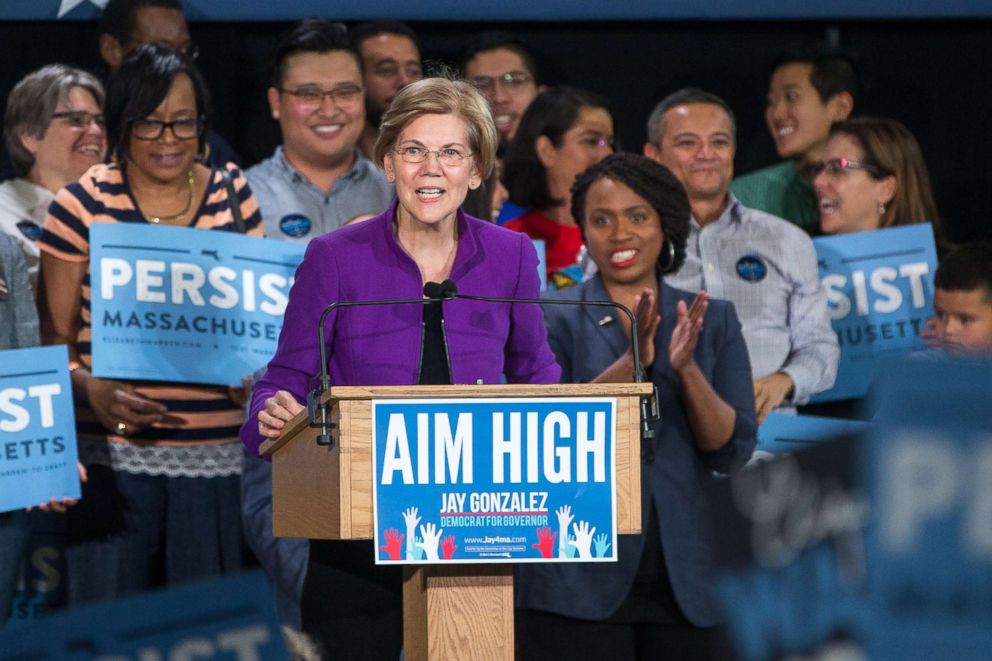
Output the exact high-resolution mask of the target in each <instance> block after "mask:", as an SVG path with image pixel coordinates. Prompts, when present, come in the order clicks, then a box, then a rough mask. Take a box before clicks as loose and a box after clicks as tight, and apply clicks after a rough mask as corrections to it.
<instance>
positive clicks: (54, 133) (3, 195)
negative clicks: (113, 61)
mask: <svg viewBox="0 0 992 661" xmlns="http://www.w3.org/2000/svg"><path fill="white" fill-rule="evenodd" d="M102 108H103V86H102V85H101V84H100V81H98V80H97V79H96V78H95V77H94V76H92V75H91V74H89V73H86V72H85V71H81V70H79V69H74V68H72V67H69V66H66V65H64V64H49V65H47V66H44V67H42V68H41V69H38V70H37V71H34V72H32V73H29V74H28V75H27V76H25V77H24V78H23V79H22V80H21V81H20V82H19V83H17V85H15V86H14V89H13V90H12V91H11V93H10V96H9V97H7V111H6V114H5V115H4V122H3V136H4V141H5V142H6V145H7V151H8V152H10V159H11V161H12V163H13V166H14V174H15V177H14V178H13V179H8V180H7V181H5V182H3V183H2V184H0V231H2V232H4V233H5V234H9V235H11V236H12V237H13V238H14V239H15V240H16V241H17V242H18V243H19V244H20V246H21V250H22V251H23V252H24V258H25V261H26V262H27V267H28V272H29V273H30V276H31V284H32V285H36V284H37V276H38V247H37V246H36V245H35V241H36V240H37V239H38V238H40V237H41V226H42V225H43V224H44V222H45V215H46V213H47V212H48V205H49V204H51V202H52V200H53V199H54V198H55V193H56V191H58V190H59V189H60V188H62V187H63V186H65V185H66V184H70V183H72V182H74V181H76V180H78V179H79V178H80V177H81V176H83V173H84V172H86V170H88V169H89V168H90V167H91V166H93V165H96V164H97V163H99V162H101V161H102V160H103V156H104V154H105V153H106V151H107V136H106V132H105V131H104V123H103V111H102Z"/></svg>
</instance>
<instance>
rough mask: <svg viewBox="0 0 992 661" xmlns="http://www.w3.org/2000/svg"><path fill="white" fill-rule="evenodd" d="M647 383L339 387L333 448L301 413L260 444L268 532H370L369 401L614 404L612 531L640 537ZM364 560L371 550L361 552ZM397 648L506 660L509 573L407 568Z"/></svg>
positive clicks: (347, 535)
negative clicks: (594, 400) (268, 491)
mask: <svg viewBox="0 0 992 661" xmlns="http://www.w3.org/2000/svg"><path fill="white" fill-rule="evenodd" d="M652 388H653V386H652V385H651V384H650V383H611V384H554V385H476V386H472V385H465V386H370V387H354V386H342V387H334V388H331V389H330V391H329V392H328V393H327V394H325V396H324V401H326V402H329V403H330V405H331V406H332V409H331V411H332V413H331V421H332V422H333V423H334V425H335V430H334V438H335V443H334V445H333V446H321V445H317V443H316V440H315V438H316V436H317V434H318V433H319V430H318V429H315V428H312V427H310V426H309V425H308V421H307V416H306V411H304V412H303V413H301V414H300V415H298V416H297V417H296V418H294V419H293V420H292V421H291V422H290V423H289V424H288V425H287V426H286V429H285V430H284V431H283V433H282V435H281V436H280V437H279V438H277V439H274V440H269V441H266V442H264V443H263V444H262V446H261V454H262V455H271V456H272V467H273V473H272V508H273V525H272V527H273V533H274V534H275V536H277V537H305V538H309V539H351V540H355V539H369V540H371V539H372V538H373V529H372V525H373V522H372V491H373V486H374V485H373V484H372V400H386V399H446V398H459V399H468V398H500V397H505V398H516V399H519V398H527V397H614V398H616V400H617V407H616V436H615V438H614V442H615V444H616V492H617V532H618V534H636V533H639V532H640V531H641V495H640V494H641V473H640V465H641V442H640V440H641V438H640V411H641V408H640V400H641V398H642V397H647V396H650V395H651V393H652ZM369 552H370V553H371V552H374V551H373V550H372V549H369ZM405 569H406V571H405V572H404V582H403V646H404V650H405V654H406V659H408V661H426V660H428V659H429V660H430V661H440V660H442V659H444V660H448V659H452V660H458V661H462V660H475V659H486V660H489V659H493V660H497V659H498V660H506V661H510V660H512V659H513V655H514V638H513V565H512V564H491V565H488V564H451V565H444V564H440V565H425V566H422V567H419V568H414V567H407V568H405Z"/></svg>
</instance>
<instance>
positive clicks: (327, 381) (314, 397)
mask: <svg viewBox="0 0 992 661" xmlns="http://www.w3.org/2000/svg"><path fill="white" fill-rule="evenodd" d="M427 284H428V285H431V284H436V283H427ZM452 286H454V284H452ZM437 293H438V292H437V290H435V289H434V288H431V290H430V291H428V289H427V286H425V287H424V294H425V295H426V296H427V298H394V299H386V300H378V301H336V302H334V303H331V304H330V305H328V306H327V307H326V308H324V311H323V312H321V313H320V321H318V322H317V347H318V349H319V350H320V382H319V383H318V384H317V387H316V388H313V389H311V390H310V392H308V393H307V422H308V424H309V426H310V427H314V428H318V427H319V428H320V433H319V434H317V445H328V446H332V447H333V445H334V438H333V437H332V436H331V428H333V427H334V426H335V425H334V423H332V422H331V421H330V420H329V419H328V410H329V409H330V406H331V404H330V403H329V402H327V401H321V399H322V397H323V396H324V393H325V392H327V390H328V389H330V387H331V377H330V374H328V373H327V345H326V343H325V342H324V322H325V321H327V316H328V315H329V314H331V313H332V312H334V311H335V310H339V309H342V308H356V307H366V306H373V305H426V304H428V303H436V302H438V301H441V300H451V299H450V298H446V297H442V296H440V295H435V294H437ZM448 369H449V371H450V369H451V368H450V365H449V368H448ZM318 413H319V414H320V420H319V421H318V420H317V416H318Z"/></svg>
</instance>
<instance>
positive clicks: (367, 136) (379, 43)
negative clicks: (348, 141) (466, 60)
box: [349, 21, 423, 158]
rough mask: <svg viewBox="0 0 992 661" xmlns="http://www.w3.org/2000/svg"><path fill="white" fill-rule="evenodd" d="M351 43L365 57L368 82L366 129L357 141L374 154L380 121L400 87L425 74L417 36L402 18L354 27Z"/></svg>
mask: <svg viewBox="0 0 992 661" xmlns="http://www.w3.org/2000/svg"><path fill="white" fill-rule="evenodd" d="M349 34H350V35H351V43H352V44H353V45H354V46H355V49H356V50H357V51H358V53H359V54H360V55H361V56H362V69H363V81H364V83H365V130H364V131H363V132H362V138H361V140H359V142H358V146H359V148H360V149H361V150H362V153H363V154H365V156H366V158H371V157H372V149H373V148H374V147H375V141H376V138H378V137H379V122H381V121H382V115H383V113H384V112H386V109H387V108H389V104H390V103H392V102H393V97H394V96H396V93H397V92H399V91H400V90H401V89H403V88H404V87H406V86H407V85H409V84H410V83H412V82H413V81H415V80H420V78H421V77H422V76H423V67H422V66H421V62H420V47H419V46H417V35H416V33H414V31H413V30H412V29H411V28H410V26H409V25H407V24H406V23H402V22H400V21H367V22H365V23H359V24H358V25H356V26H355V27H353V28H352V29H351V30H349Z"/></svg>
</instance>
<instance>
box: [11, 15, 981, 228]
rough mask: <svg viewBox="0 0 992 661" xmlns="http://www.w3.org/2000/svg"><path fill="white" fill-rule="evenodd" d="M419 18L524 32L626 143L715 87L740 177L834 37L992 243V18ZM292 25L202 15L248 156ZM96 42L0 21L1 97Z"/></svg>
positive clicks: (765, 159) (873, 108)
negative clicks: (785, 93)
mask: <svg viewBox="0 0 992 661" xmlns="http://www.w3.org/2000/svg"><path fill="white" fill-rule="evenodd" d="M410 23H411V25H412V26H413V28H414V29H415V30H416V31H417V32H418V34H419V35H420V37H421V50H422V53H423V56H424V58H425V60H438V61H452V60H453V59H454V57H455V55H456V54H457V52H458V51H459V50H460V48H461V45H462V43H463V42H464V40H465V38H466V37H467V36H468V35H469V34H471V33H473V32H475V31H477V30H481V29H508V30H512V31H515V32H517V33H519V34H521V35H522V36H523V37H524V38H525V40H526V41H527V42H528V43H529V44H530V46H531V49H532V51H533V52H534V54H535V56H536V58H537V61H538V66H539V68H540V69H541V78H542V82H545V83H549V84H553V83H566V84H570V85H575V86H578V87H585V88H588V89H590V90H593V91H596V92H599V93H601V94H605V95H606V96H607V97H608V98H610V99H611V100H612V102H613V105H614V110H615V114H616V120H617V136H618V138H619V141H620V144H621V146H622V147H623V148H625V149H626V150H628V151H640V148H641V144H642V143H643V141H644V136H645V129H644V122H645V120H646V118H647V115H648V113H649V112H650V110H651V108H652V107H653V105H654V104H655V103H656V102H657V101H658V100H660V99H661V97H663V96H664V95H666V94H667V93H669V92H671V91H673V90H675V89H677V88H679V87H684V86H689V85H691V86H695V87H702V88H704V89H707V90H709V91H712V92H715V93H716V94H718V95H720V96H722V97H723V98H724V99H726V100H727V102H728V103H729V104H730V105H731V107H733V108H734V110H735V112H736V113H737V122H738V148H737V159H736V172H737V173H739V174H742V173H745V172H749V171H751V170H753V169H756V168H759V167H762V166H765V165H769V164H771V163H774V162H776V161H777V160H778V159H777V157H776V155H775V152H774V149H773V147H772V143H771V138H770V137H769V136H768V131H767V129H766V128H765V124H764V115H763V107H764V97H765V92H766V89H767V83H768V73H769V72H768V64H769V62H770V61H771V60H772V59H773V58H774V56H775V55H776V54H777V53H779V52H780V51H782V50H784V49H786V48H788V47H789V46H790V45H791V44H793V43H795V42H797V41H800V40H810V39H819V40H831V41H833V42H836V43H839V44H840V46H841V47H843V48H844V49H847V50H850V51H852V52H853V53H854V54H855V55H856V56H857V57H858V58H859V60H860V62H861V73H862V77H863V79H864V82H865V88H866V93H865V96H864V99H863V102H862V103H861V104H860V106H859V107H858V108H857V109H856V110H855V112H868V113H872V114H879V115H887V116H890V117H894V118H896V119H899V120H900V121H902V122H904V123H905V124H906V125H907V126H909V128H910V129H911V130H912V131H913V132H914V133H915V134H916V136H917V138H918V139H919V141H920V144H921V145H922V147H923V153H924V155H925V156H926V158H927V163H928V166H929V169H930V175H931V177H932V179H933V181H934V187H935V189H936V195H937V200H938V204H939V205H940V210H941V213H942V215H943V217H944V220H945V222H946V224H947V226H948V230H949V234H950V237H951V238H952V239H953V240H956V241H964V240H972V239H986V240H992V222H990V220H989V217H988V214H989V207H990V201H992V163H990V160H989V159H990V155H992V134H990V131H989V128H988V126H987V119H988V116H989V109H990V108H992V71H990V68H989V63H990V56H992V21H990V20H987V19H982V20H944V21H938V20H928V21H924V20H917V21H909V20H900V21H894V20H893V21H846V22H820V21H777V22H771V21H743V20H738V21H638V22H626V21H623V22H602V21H600V22H584V23H579V22H575V23H570V22H561V23H492V22H488V23H479V22H469V23H456V22H450V23H440V22H410ZM288 25H289V24H287V23H198V22H193V23H192V24H191V25H190V30H191V32H192V35H193V39H194V41H196V43H197V44H198V45H199V46H200V50H201V54H200V58H199V60H198V62H199V64H200V66H201V68H202V69H203V72H204V74H205V76H206V78H207V81H208V82H209V84H210V87H211V90H212V93H213V97H214V106H215V112H214V117H213V121H214V124H215V126H216V128H217V130H218V131H219V132H220V133H221V134H222V135H223V136H224V137H226V138H227V139H228V140H229V141H230V142H231V144H232V145H233V146H234V147H235V149H236V150H237V151H238V152H239V153H240V154H241V156H242V160H243V165H245V166H249V165H252V164H254V163H256V162H258V161H259V160H261V159H262V158H265V157H266V156H268V155H269V154H270V153H271V152H272V150H273V149H274V148H275V146H276V145H277V144H278V142H279V131H278V126H277V125H276V123H275V122H274V121H273V120H272V119H270V117H269V113H268V108H267V105H266V102H265V90H266V87H267V80H268V71H269V53H270V50H271V48H272V46H273V44H274V42H275V39H276V36H277V35H278V34H279V32H281V31H282V30H283V29H285V28H286V27H287V26H288ZM96 43H97V34H96V24H95V22H90V21H87V22H65V21H60V22H2V23H0V52H2V53H3V54H4V56H5V57H4V64H3V66H2V67H0V102H4V103H5V102H6V94H7V91H8V90H9V89H10V88H11V87H12V86H13V85H14V84H15V83H16V82H17V81H18V80H19V79H20V78H21V77H22V76H24V75H25V74H27V73H28V72H30V71H32V70H34V69H36V68H38V67H39V66H41V65H43V64H46V63H49V62H65V63H67V64H72V65H75V66H80V67H83V68H86V69H90V70H92V71H101V72H102V70H101V63H100V60H99V56H98V54H97V45H96Z"/></svg>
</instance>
